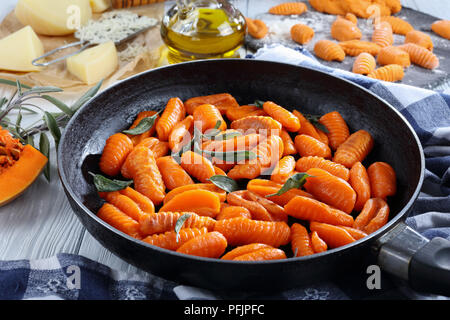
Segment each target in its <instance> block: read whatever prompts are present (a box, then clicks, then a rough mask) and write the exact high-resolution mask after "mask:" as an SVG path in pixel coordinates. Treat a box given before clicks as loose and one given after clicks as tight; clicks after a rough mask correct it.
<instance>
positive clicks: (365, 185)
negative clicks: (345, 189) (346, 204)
mask: <svg viewBox="0 0 450 320" xmlns="http://www.w3.org/2000/svg"><path fill="white" fill-rule="evenodd" d="M349 183H350V185H351V186H352V188H353V190H355V192H356V203H355V208H354V210H356V211H361V210H362V208H363V206H364V204H365V203H366V201H367V200H369V199H370V194H371V193H370V181H369V175H368V174H367V170H366V168H365V167H364V166H363V165H362V163H361V162H356V163H355V164H354V165H353V166H352V168H351V169H350V179H349Z"/></svg>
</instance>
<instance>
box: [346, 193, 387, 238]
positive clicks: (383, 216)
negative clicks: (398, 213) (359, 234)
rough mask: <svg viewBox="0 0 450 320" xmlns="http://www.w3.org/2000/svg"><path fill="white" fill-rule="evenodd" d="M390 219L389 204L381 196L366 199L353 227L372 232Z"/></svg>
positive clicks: (368, 232)
mask: <svg viewBox="0 0 450 320" xmlns="http://www.w3.org/2000/svg"><path fill="white" fill-rule="evenodd" d="M388 219H389V206H388V204H387V203H386V201H384V200H383V199H381V198H371V199H369V200H367V201H366V203H365V204H364V207H363V209H362V211H361V212H360V214H359V215H358V216H357V217H356V218H355V221H354V223H353V226H352V228H354V229H358V230H361V231H363V232H365V233H367V234H370V233H372V232H374V231H376V230H378V229H379V228H381V227H382V226H384V225H385V224H386V223H387V221H388Z"/></svg>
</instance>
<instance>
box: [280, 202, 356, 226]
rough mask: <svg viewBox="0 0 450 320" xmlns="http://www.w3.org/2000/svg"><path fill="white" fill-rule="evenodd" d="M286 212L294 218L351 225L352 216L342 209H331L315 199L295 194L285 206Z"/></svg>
mask: <svg viewBox="0 0 450 320" xmlns="http://www.w3.org/2000/svg"><path fill="white" fill-rule="evenodd" d="M284 210H285V211H286V213H287V214H288V215H290V216H292V217H294V218H297V219H301V220H308V221H318V222H324V223H329V224H334V225H344V226H352V225H353V217H352V216H351V215H349V214H347V213H345V212H343V211H340V210H337V209H333V208H331V207H330V206H328V205H327V204H325V203H323V202H320V201H318V200H315V199H311V198H306V197H302V196H297V197H294V198H292V200H291V201H289V202H288V203H287V204H286V205H285V206H284Z"/></svg>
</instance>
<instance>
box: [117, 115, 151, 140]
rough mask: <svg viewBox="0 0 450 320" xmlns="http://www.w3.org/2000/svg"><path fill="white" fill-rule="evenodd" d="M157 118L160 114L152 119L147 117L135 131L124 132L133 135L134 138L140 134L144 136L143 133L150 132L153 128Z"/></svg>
mask: <svg viewBox="0 0 450 320" xmlns="http://www.w3.org/2000/svg"><path fill="white" fill-rule="evenodd" d="M157 117H158V113H155V114H154V115H152V116H151V117H145V118H143V119H142V120H141V121H139V123H138V125H137V126H136V127H134V128H133V129H128V130H124V131H122V132H123V133H127V134H131V135H134V136H135V135H138V134H142V133H144V132H146V131H148V130H150V129H151V128H152V127H153V125H154V124H155V121H156V118H157Z"/></svg>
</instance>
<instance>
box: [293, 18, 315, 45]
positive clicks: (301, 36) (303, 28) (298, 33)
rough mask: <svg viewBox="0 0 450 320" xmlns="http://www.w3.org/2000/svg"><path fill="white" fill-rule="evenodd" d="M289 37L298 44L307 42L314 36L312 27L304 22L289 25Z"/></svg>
mask: <svg viewBox="0 0 450 320" xmlns="http://www.w3.org/2000/svg"><path fill="white" fill-rule="evenodd" d="M290 33H291V39H292V40H293V41H295V42H297V43H298V44H307V43H308V42H310V41H311V40H312V38H314V30H313V28H311V27H309V26H307V25H306V24H301V23H297V24H294V25H293V26H292V27H291V30H290Z"/></svg>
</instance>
